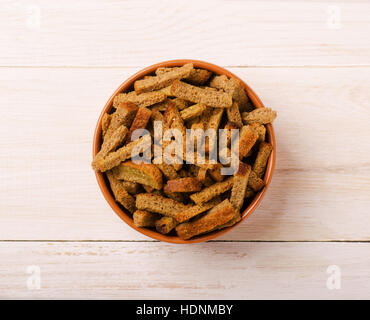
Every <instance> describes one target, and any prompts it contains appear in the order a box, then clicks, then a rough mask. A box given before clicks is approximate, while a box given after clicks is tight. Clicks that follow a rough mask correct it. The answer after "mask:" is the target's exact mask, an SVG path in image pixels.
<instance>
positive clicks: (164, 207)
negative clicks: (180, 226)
mask: <svg viewBox="0 0 370 320" xmlns="http://www.w3.org/2000/svg"><path fill="white" fill-rule="evenodd" d="M136 207H137V208H138V209H140V210H147V211H150V212H155V213H160V214H162V215H164V216H167V217H172V218H175V219H176V214H177V213H178V212H181V211H184V210H185V209H186V208H187V207H188V206H186V205H184V204H182V203H181V202H178V201H175V200H173V199H169V198H166V197H163V196H160V195H156V194H153V193H139V194H138V195H137V196H136Z"/></svg>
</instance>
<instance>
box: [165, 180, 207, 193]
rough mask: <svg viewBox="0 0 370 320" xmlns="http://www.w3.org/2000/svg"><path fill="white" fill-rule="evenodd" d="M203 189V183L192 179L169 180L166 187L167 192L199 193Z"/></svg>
mask: <svg viewBox="0 0 370 320" xmlns="http://www.w3.org/2000/svg"><path fill="white" fill-rule="evenodd" d="M201 189H202V183H201V182H200V181H199V180H197V179H195V178H191V177H186V178H180V179H176V180H168V181H167V184H166V185H165V186H164V191H165V192H197V191H200V190H201Z"/></svg>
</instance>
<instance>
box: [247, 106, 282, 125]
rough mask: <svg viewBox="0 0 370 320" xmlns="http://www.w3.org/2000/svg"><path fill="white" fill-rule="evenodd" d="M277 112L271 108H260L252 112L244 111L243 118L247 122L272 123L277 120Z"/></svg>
mask: <svg viewBox="0 0 370 320" xmlns="http://www.w3.org/2000/svg"><path fill="white" fill-rule="evenodd" d="M276 116H277V112H276V111H274V110H272V109H270V108H258V109H255V110H253V111H251V112H243V113H242V118H243V122H244V123H245V124H250V123H253V122H257V123H260V124H267V123H271V122H272V121H274V120H275V118H276Z"/></svg>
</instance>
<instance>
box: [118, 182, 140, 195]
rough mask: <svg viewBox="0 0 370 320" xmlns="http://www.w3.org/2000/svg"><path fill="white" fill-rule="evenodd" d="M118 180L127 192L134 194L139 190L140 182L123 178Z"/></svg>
mask: <svg viewBox="0 0 370 320" xmlns="http://www.w3.org/2000/svg"><path fill="white" fill-rule="evenodd" d="M120 181H121V185H122V187H123V188H125V189H126V191H127V192H128V193H129V194H132V195H135V194H137V193H138V192H139V190H140V184H138V183H136V182H131V181H123V180H120Z"/></svg>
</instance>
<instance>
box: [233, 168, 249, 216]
mask: <svg viewBox="0 0 370 320" xmlns="http://www.w3.org/2000/svg"><path fill="white" fill-rule="evenodd" d="M250 172H251V166H250V165H247V164H244V163H242V162H241V163H239V170H238V172H237V173H236V174H235V175H234V183H233V187H232V189H231V197H230V202H231V205H232V206H233V208H234V209H235V210H240V209H241V207H242V206H243V203H244V196H245V190H246V189H247V185H248V179H249V174H250Z"/></svg>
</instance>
